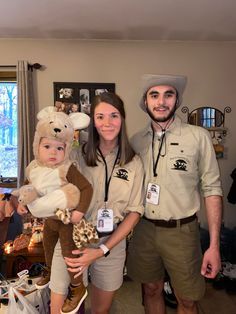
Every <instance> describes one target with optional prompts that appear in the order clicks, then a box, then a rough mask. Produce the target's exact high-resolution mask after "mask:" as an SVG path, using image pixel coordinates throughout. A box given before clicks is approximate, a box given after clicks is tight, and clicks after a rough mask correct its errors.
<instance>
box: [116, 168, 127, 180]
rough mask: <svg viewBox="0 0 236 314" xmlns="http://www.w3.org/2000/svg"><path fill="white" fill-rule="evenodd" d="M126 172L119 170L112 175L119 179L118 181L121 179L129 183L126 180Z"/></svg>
mask: <svg viewBox="0 0 236 314" xmlns="http://www.w3.org/2000/svg"><path fill="white" fill-rule="evenodd" d="M128 174H129V173H128V171H127V170H126V169H124V168H123V169H122V168H121V169H119V170H117V171H116V174H115V175H114V177H116V178H119V179H122V180H126V181H129V178H128Z"/></svg>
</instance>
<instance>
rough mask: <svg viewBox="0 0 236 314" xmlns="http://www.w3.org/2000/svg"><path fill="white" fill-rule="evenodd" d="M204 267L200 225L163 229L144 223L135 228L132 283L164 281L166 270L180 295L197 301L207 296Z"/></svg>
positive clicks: (130, 264) (130, 255)
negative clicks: (202, 271) (202, 267)
mask: <svg viewBox="0 0 236 314" xmlns="http://www.w3.org/2000/svg"><path fill="white" fill-rule="evenodd" d="M201 263H202V253H201V246H200V236H199V227H198V223H197V221H193V222H190V223H187V224H184V225H182V226H178V227H176V228H163V227H156V226H155V225H154V224H153V223H152V222H149V221H147V220H144V219H141V220H140V222H139V223H138V225H137V226H136V227H135V229H134V233H133V237H132V238H131V242H130V244H129V250H128V260H127V270H128V275H129V276H130V277H131V278H132V279H133V280H136V281H139V282H141V283H149V282H150V283H151V282H156V281H159V280H161V279H163V278H164V276H165V270H166V271H167V272H168V274H169V276H170V278H171V284H172V286H173V287H174V289H175V291H176V292H177V294H178V295H179V296H180V297H182V298H186V299H190V300H193V301H197V300H199V299H201V298H202V297H203V295H204V293H205V280H204V277H203V276H202V275H201V273H200V271H201Z"/></svg>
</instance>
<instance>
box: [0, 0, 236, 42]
mask: <svg viewBox="0 0 236 314" xmlns="http://www.w3.org/2000/svg"><path fill="white" fill-rule="evenodd" d="M0 38H66V39H108V40H180V41H236V1H235V0H2V1H1V19H0Z"/></svg>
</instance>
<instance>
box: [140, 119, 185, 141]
mask: <svg viewBox="0 0 236 314" xmlns="http://www.w3.org/2000/svg"><path fill="white" fill-rule="evenodd" d="M181 124H182V121H181V119H180V118H179V117H178V116H177V115H175V118H174V121H173V122H172V123H171V125H170V126H169V127H168V128H167V130H166V132H168V133H172V134H175V135H180V134H181ZM152 132H153V130H152V124H151V121H150V122H149V123H148V125H146V127H145V128H144V129H143V131H142V135H143V136H152Z"/></svg>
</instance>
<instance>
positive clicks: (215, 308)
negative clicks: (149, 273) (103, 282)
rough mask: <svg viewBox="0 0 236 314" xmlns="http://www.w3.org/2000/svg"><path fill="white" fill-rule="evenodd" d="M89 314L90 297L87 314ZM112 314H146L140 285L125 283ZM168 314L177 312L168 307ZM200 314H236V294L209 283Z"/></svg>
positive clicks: (200, 303)
mask: <svg viewBox="0 0 236 314" xmlns="http://www.w3.org/2000/svg"><path fill="white" fill-rule="evenodd" d="M89 313H90V309H89V296H88V297H87V299H86V314H89ZM111 314H144V309H143V306H142V304H141V292H140V287H139V285H138V284H136V283H134V282H132V281H125V282H124V284H123V286H122V288H121V289H120V290H119V291H118V292H117V295H116V297H115V300H114V302H113V305H112V309H111ZM157 314H158V313H157ZM167 314H176V310H175V309H172V308H170V307H167ZM199 314H236V294H234V295H233V294H228V293H227V292H226V291H225V290H224V289H222V290H216V289H214V288H213V286H212V284H211V283H207V290H206V295H205V297H204V298H203V299H202V300H201V301H200V302H199Z"/></svg>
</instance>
